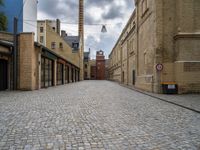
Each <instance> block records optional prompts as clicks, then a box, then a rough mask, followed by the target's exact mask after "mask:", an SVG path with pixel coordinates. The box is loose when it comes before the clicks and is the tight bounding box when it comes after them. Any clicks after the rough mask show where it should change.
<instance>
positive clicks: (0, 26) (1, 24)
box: [0, 13, 8, 31]
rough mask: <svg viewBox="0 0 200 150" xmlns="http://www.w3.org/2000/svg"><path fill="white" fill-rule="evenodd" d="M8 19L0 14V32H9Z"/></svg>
mask: <svg viewBox="0 0 200 150" xmlns="http://www.w3.org/2000/svg"><path fill="white" fill-rule="evenodd" d="M7 23H8V22H7V17H6V16H5V15H4V14H3V13H0V31H6V30H7Z"/></svg>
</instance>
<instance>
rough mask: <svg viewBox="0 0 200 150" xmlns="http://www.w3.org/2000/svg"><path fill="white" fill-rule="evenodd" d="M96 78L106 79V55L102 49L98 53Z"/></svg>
mask: <svg viewBox="0 0 200 150" xmlns="http://www.w3.org/2000/svg"><path fill="white" fill-rule="evenodd" d="M96 79H97V80H105V56H104V52H103V51H102V50H100V51H97V53H96Z"/></svg>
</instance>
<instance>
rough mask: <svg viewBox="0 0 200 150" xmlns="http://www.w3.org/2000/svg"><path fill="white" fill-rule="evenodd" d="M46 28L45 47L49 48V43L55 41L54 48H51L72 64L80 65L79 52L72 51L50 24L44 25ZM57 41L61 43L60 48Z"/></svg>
mask: <svg viewBox="0 0 200 150" xmlns="http://www.w3.org/2000/svg"><path fill="white" fill-rule="evenodd" d="M46 28H47V33H46V38H47V39H46V47H47V48H49V49H51V43H52V42H56V49H51V50H52V51H54V52H55V53H57V54H58V55H60V56H62V57H64V58H65V59H66V60H68V61H70V62H71V63H72V64H74V65H76V66H80V61H79V60H80V59H79V57H80V56H79V55H80V54H79V53H78V52H77V53H72V48H71V47H70V46H69V45H68V44H67V43H66V42H65V41H64V40H63V39H62V38H61V37H60V36H59V35H58V34H57V33H56V32H54V31H53V30H52V29H51V27H50V26H46ZM59 43H62V44H63V48H62V49H61V48H59Z"/></svg>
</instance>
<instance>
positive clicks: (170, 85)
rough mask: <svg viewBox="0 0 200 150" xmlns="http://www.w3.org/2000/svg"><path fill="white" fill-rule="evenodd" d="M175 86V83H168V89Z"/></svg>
mask: <svg viewBox="0 0 200 150" xmlns="http://www.w3.org/2000/svg"><path fill="white" fill-rule="evenodd" d="M175 88H176V87H175V85H174V84H169V85H168V89H175Z"/></svg>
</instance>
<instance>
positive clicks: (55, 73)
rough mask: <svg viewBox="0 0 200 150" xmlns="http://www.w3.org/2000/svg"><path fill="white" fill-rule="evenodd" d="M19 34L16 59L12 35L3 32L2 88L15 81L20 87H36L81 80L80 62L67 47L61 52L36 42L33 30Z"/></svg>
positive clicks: (0, 34)
mask: <svg viewBox="0 0 200 150" xmlns="http://www.w3.org/2000/svg"><path fill="white" fill-rule="evenodd" d="M17 38H18V43H17V56H18V57H17V60H16V62H15V61H14V58H13V50H14V47H13V46H14V43H13V35H12V34H10V33H5V32H0V71H1V76H0V90H6V89H9V90H12V89H13V88H14V87H15V86H14V83H16V86H17V89H19V90H36V89H40V88H46V87H49V86H56V85H60V84H66V83H71V82H76V81H79V80H80V68H79V66H78V65H77V64H78V63H77V64H76V63H73V62H71V61H70V60H68V57H67V55H65V50H63V51H62V52H59V53H58V52H57V51H53V50H51V49H49V48H47V47H45V46H43V45H41V44H40V43H38V42H34V33H20V34H18V36H17ZM14 63H17V68H14ZM15 73H16V77H17V78H14V74H15Z"/></svg>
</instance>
